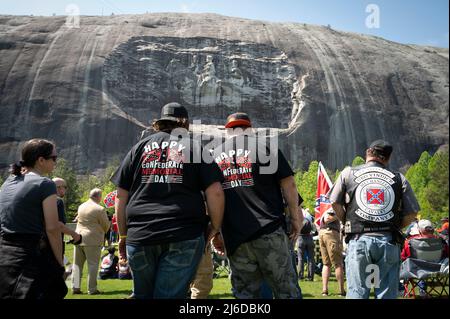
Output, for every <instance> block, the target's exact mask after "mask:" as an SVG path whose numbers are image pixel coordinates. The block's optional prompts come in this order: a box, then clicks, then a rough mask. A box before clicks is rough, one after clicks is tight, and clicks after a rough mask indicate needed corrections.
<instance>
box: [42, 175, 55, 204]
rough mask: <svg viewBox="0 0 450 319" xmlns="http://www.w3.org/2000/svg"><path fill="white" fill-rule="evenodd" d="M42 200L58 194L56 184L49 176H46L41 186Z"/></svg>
mask: <svg viewBox="0 0 450 319" xmlns="http://www.w3.org/2000/svg"><path fill="white" fill-rule="evenodd" d="M39 191H40V194H41V200H42V201H44V200H45V199H46V198H47V197H49V196H52V195H56V184H55V183H54V182H53V181H52V180H51V179H48V178H44V180H43V181H42V182H41V184H40V186H39Z"/></svg>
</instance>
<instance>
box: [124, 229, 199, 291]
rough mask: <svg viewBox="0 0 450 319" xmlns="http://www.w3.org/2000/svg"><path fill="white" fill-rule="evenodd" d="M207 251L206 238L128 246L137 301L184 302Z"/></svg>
mask: <svg viewBox="0 0 450 319" xmlns="http://www.w3.org/2000/svg"><path fill="white" fill-rule="evenodd" d="M204 249H205V238H204V236H203V235H201V236H200V237H198V238H195V239H190V240H184V241H180V242H176V243H170V244H162V245H152V246H133V245H127V256H128V260H129V263H130V267H131V272H132V274H133V284H134V288H133V292H134V295H135V297H136V299H185V298H186V297H187V293H188V290H189V284H190V283H191V281H192V279H193V278H194V276H195V273H196V271H197V266H198V264H199V262H200V259H201V258H202V255H203V250H204Z"/></svg>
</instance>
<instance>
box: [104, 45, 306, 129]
mask: <svg viewBox="0 0 450 319" xmlns="http://www.w3.org/2000/svg"><path fill="white" fill-rule="evenodd" d="M103 73H104V79H105V81H106V85H107V89H108V92H109V96H110V98H112V99H113V100H115V101H116V104H117V105H119V106H120V107H121V108H123V110H124V111H125V112H126V113H128V114H131V115H133V116H134V117H135V118H137V119H139V120H140V121H142V122H145V120H148V118H149V111H150V112H152V114H151V117H152V118H155V117H158V113H159V110H158V108H154V109H151V108H150V109H149V105H163V104H164V103H166V102H168V101H170V100H176V101H178V102H180V103H182V104H184V105H186V106H187V107H188V108H189V109H190V110H191V116H192V117H193V118H198V119H201V120H202V122H203V123H204V124H213V125H222V124H223V121H224V117H226V116H227V114H229V113H230V112H236V111H245V112H248V113H249V114H250V116H252V117H253V118H258V121H259V124H260V125H261V126H264V127H275V128H287V127H288V125H289V120H290V119H291V118H292V117H293V115H292V114H291V113H290V112H291V111H294V107H293V105H294V103H298V101H297V100H295V101H292V100H291V98H290V96H291V92H292V90H294V84H295V83H297V82H298V81H297V78H298V76H297V74H296V71H295V66H294V65H292V64H291V63H290V62H289V61H288V58H287V56H286V54H285V53H283V52H282V51H280V50H279V49H276V48H274V47H270V46H268V45H262V44H256V43H244V42H241V41H224V40H221V39H214V38H174V37H133V38H131V39H130V40H129V41H127V42H125V43H122V44H121V45H119V46H118V47H117V49H116V50H114V51H113V52H112V53H111V54H110V55H109V56H108V57H107V59H106V62H105V66H104V68H103ZM296 90H298V87H297V89H296ZM134 92H137V93H138V94H135V93H134ZM162 92H164V94H161V93H162ZM297 110H298V107H295V111H297Z"/></svg>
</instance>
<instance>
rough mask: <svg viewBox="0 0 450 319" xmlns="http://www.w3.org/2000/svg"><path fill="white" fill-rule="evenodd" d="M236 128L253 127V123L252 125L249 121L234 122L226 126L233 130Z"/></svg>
mask: <svg viewBox="0 0 450 319" xmlns="http://www.w3.org/2000/svg"><path fill="white" fill-rule="evenodd" d="M236 126H248V127H252V123H250V121H247V120H233V121H231V122H229V123H227V124H226V125H225V128H233V127H236Z"/></svg>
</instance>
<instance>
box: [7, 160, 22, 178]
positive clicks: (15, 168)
mask: <svg viewBox="0 0 450 319" xmlns="http://www.w3.org/2000/svg"><path fill="white" fill-rule="evenodd" d="M23 167H24V162H23V161H19V162H16V163H14V164H11V168H10V170H9V172H10V173H11V174H13V175H15V176H22V168H23Z"/></svg>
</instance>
